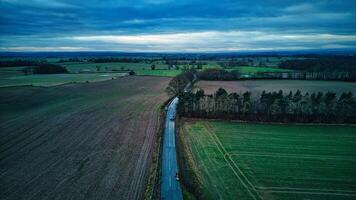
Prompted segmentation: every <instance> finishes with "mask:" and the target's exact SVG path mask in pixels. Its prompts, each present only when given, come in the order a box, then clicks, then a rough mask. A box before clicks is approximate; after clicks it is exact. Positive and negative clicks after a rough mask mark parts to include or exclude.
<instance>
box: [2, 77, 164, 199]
mask: <svg viewBox="0 0 356 200" xmlns="http://www.w3.org/2000/svg"><path fill="white" fill-rule="evenodd" d="M169 80H170V79H169V78H164V77H144V76H142V77H139V76H127V77H122V78H118V79H115V80H112V81H102V82H95V83H86V84H67V85H60V86H53V87H6V88H0V110H1V112H0V130H1V131H0V137H1V141H0V182H1V186H0V187H1V189H0V199H2V200H10V199H19V200H21V199H26V200H29V199H77V200H80V199H141V198H142V195H143V192H144V189H145V184H146V180H147V179H146V178H147V175H148V169H149V165H150V163H151V158H152V148H153V145H154V142H155V137H156V131H157V127H158V110H159V109H158V108H159V106H161V104H162V103H163V102H164V101H165V100H166V99H167V98H168V97H167V96H166V94H165V92H164V89H165V86H166V85H167V84H168V81H169Z"/></svg>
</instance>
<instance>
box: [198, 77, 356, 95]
mask: <svg viewBox="0 0 356 200" xmlns="http://www.w3.org/2000/svg"><path fill="white" fill-rule="evenodd" d="M196 87H197V88H202V89H204V91H205V93H206V94H214V93H215V92H216V90H218V89H219V88H224V89H225V90H226V91H227V92H229V93H231V92H237V93H242V92H245V91H250V92H255V93H262V91H263V90H265V91H270V92H273V91H279V90H283V91H284V92H289V91H293V92H296V91H297V90H300V91H302V92H303V93H304V92H309V93H310V92H319V91H322V92H327V91H330V92H335V93H338V94H340V93H342V92H353V93H356V89H355V88H356V83H354V82H341V81H306V80H245V81H199V82H198V83H196Z"/></svg>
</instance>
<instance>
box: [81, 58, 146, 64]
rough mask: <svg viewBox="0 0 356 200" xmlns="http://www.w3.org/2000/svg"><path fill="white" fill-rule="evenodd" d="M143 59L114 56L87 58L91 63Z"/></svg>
mask: <svg viewBox="0 0 356 200" xmlns="http://www.w3.org/2000/svg"><path fill="white" fill-rule="evenodd" d="M142 60H143V59H138V58H115V57H102V58H89V59H88V61H89V62H93V63H109V62H119V63H139V62H141V61H142Z"/></svg>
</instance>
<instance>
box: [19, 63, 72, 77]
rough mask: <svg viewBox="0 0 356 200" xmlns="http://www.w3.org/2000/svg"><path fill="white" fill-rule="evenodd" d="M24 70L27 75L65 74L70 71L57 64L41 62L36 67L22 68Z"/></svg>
mask: <svg viewBox="0 0 356 200" xmlns="http://www.w3.org/2000/svg"><path fill="white" fill-rule="evenodd" d="M22 72H23V73H24V74H25V75H28V74H64V73H69V72H68V70H67V68H65V67H63V66H60V65H55V64H48V63H41V64H38V65H37V66H34V67H25V68H24V69H22Z"/></svg>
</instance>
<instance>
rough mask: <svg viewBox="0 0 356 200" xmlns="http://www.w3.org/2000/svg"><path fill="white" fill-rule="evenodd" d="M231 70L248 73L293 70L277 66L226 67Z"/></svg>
mask: <svg viewBox="0 0 356 200" xmlns="http://www.w3.org/2000/svg"><path fill="white" fill-rule="evenodd" d="M231 70H238V71H239V72H240V73H242V74H246V73H247V74H248V73H258V72H291V71H293V70H288V69H279V68H272V67H249V66H245V67H235V68H232V69H228V71H231Z"/></svg>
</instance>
